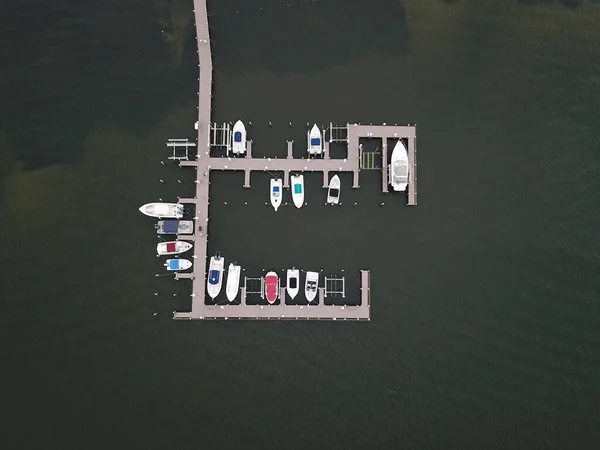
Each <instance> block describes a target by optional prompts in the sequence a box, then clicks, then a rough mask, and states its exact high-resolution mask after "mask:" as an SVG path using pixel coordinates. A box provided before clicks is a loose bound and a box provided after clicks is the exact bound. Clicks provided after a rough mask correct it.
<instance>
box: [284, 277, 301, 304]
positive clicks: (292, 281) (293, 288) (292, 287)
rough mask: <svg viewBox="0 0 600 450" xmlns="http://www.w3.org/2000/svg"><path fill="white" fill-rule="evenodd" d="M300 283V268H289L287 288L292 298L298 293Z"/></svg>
mask: <svg viewBox="0 0 600 450" xmlns="http://www.w3.org/2000/svg"><path fill="white" fill-rule="evenodd" d="M299 284H300V271H299V270H298V269H288V270H287V283H286V289H287V293H288V295H289V296H290V298H291V299H292V300H293V299H294V298H296V295H298V290H299V287H298V285H299Z"/></svg>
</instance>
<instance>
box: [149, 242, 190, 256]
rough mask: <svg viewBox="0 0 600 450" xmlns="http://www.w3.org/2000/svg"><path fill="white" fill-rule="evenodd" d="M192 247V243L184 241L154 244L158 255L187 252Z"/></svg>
mask: <svg viewBox="0 0 600 450" xmlns="http://www.w3.org/2000/svg"><path fill="white" fill-rule="evenodd" d="M192 247H193V245H192V244H190V243H189V242H185V241H171V242H159V243H158V244H157V245H156V253H158V254H159V255H178V254H179V253H185V252H187V251H188V250H189V249H191V248H192Z"/></svg>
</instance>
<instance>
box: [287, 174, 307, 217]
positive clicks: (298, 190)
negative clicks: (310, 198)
mask: <svg viewBox="0 0 600 450" xmlns="http://www.w3.org/2000/svg"><path fill="white" fill-rule="evenodd" d="M290 181H291V183H292V200H293V201H294V205H296V208H298V209H300V208H302V205H303V204H304V175H302V174H300V175H292V176H291V177H290Z"/></svg>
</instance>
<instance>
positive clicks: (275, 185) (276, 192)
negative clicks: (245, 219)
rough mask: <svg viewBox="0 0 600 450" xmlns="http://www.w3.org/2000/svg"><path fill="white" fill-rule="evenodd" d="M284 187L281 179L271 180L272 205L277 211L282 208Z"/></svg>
mask: <svg viewBox="0 0 600 450" xmlns="http://www.w3.org/2000/svg"><path fill="white" fill-rule="evenodd" d="M282 187H283V182H282V181H281V178H277V179H275V178H272V179H271V205H273V208H275V211H277V208H279V207H280V206H281V189H282Z"/></svg>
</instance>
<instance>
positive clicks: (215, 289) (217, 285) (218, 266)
mask: <svg viewBox="0 0 600 450" xmlns="http://www.w3.org/2000/svg"><path fill="white" fill-rule="evenodd" d="M224 267H225V258H223V257H222V256H211V258H210V265H209V266H208V279H207V280H206V291H207V292H208V295H210V298H215V297H216V296H217V295H219V292H221V286H222V284H223V268H224Z"/></svg>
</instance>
